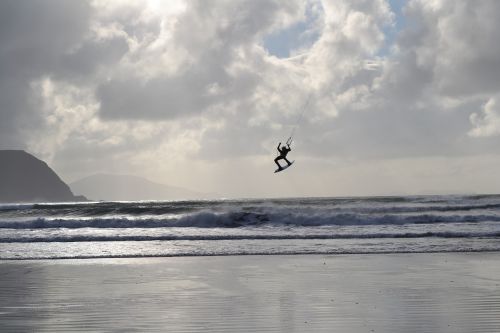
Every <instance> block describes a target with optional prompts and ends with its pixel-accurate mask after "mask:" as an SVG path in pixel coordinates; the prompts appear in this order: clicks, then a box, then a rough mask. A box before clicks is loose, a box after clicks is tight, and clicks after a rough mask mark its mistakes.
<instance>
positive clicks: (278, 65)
mask: <svg viewBox="0 0 500 333" xmlns="http://www.w3.org/2000/svg"><path fill="white" fill-rule="evenodd" d="M396 15H402V17H399V18H398V22H402V23H401V24H399V25H398V27H397V29H399V30H398V31H396V38H395V39H394V40H393V38H391V40H388V39H387V36H386V34H387V31H389V30H390V29H394V28H395V22H396ZM498 22H500V2H498V1H495V0H482V1H466V0H461V1H456V0H435V1H424V0H410V1H408V2H407V4H406V5H405V7H404V9H403V13H402V14H397V13H394V12H393V10H392V9H391V6H390V3H389V2H388V1H385V0H350V1H348V0H303V1H302V0H294V1H286V2H283V1H277V0H258V1H244V0H241V1H232V0H231V1H229V0H228V1H216V2H209V1H203V0H198V1H195V0H189V1H188V0H186V1H183V0H178V1H168V2H163V1H155V0H149V1H125V0H123V1H104V0H94V1H90V2H78V3H73V2H67V1H56V0H50V1H45V2H37V3H36V4H31V3H30V4H29V5H28V4H26V3H23V2H17V1H5V2H2V4H1V5H0V43H1V45H2V48H1V51H0V88H2V89H0V145H1V147H2V148H13V147H22V148H28V149H29V150H30V151H32V152H34V153H36V154H38V155H40V156H41V157H43V158H47V159H50V161H51V162H52V164H53V165H55V166H56V169H58V170H59V171H61V172H62V173H63V174H64V175H66V177H68V178H70V179H74V178H77V177H79V176H85V175H87V174H90V173H94V172H99V171H106V172H121V173H136V174H141V175H144V176H147V177H149V178H153V179H157V180H159V181H164V182H166V183H172V184H175V185H181V186H186V187H192V188H194V189H199V190H206V191H219V192H221V193H223V195H224V194H226V193H227V194H228V195H252V194H254V195H257V194H259V195H266V193H268V194H269V195H280V194H283V193H285V192H281V191H280V190H278V188H283V189H284V190H283V191H287V192H286V193H287V194H289V195H301V194H303V193H308V194H314V193H321V194H322V195H324V194H327V192H328V191H329V189H330V188H331V187H334V186H335V184H334V183H332V184H329V182H328V181H324V179H332V180H333V179H336V181H337V184H338V182H341V180H342V179H348V178H349V177H351V178H352V179H356V178H357V177H361V176H362V175H363V174H365V175H368V174H369V175H372V173H370V172H369V171H366V170H365V169H363V168H362V167H360V164H361V165H364V164H365V163H366V162H367V161H377V162H376V163H375V164H376V165H380V166H382V165H384V166H386V168H387V169H386V170H384V172H383V173H380V174H385V175H386V178H385V179H390V178H391V177H394V179H401V181H402V180H403V179H409V178H410V177H412V175H414V174H418V172H417V171H415V170H416V169H415V170H413V169H412V166H411V165H412V163H411V161H412V160H416V161H418V163H414V164H413V165H414V168H417V169H418V168H421V169H426V170H432V169H433V166H437V164H439V163H441V162H438V161H442V160H440V158H443V159H446V158H452V159H454V161H458V160H460V159H461V158H472V157H470V156H476V157H477V158H478V159H479V158H481V156H490V157H488V158H490V159H492V157H491V156H494V154H496V149H497V146H498V143H500V141H499V140H500V136H499V135H498V134H500V120H499V119H500V114H499V112H500V111H499V110H498V96H499V94H500V81H499V80H498V79H497V78H498V77H499V76H500V46H499V45H498V43H496V39H497V37H496V34H497V31H498V28H499V23H498ZM297 27H300V29H302V31H301V32H297V33H301V34H303V39H304V40H305V41H304V42H303V43H302V44H300V45H299V46H298V48H297V49H294V50H287V52H284V53H285V54H291V55H292V57H290V58H288V59H280V58H278V57H276V56H274V55H272V54H270V53H269V52H268V50H267V49H266V48H265V40H266V37H267V36H270V35H273V36H278V37H274V38H275V39H276V38H279V36H280V33H282V34H284V32H292V31H294V32H295V31H297V29H298V28H297ZM304 36H305V37H304ZM389 42H391V43H392V44H391V45H387V43H389ZM307 100H309V103H308V104H307V108H306V110H305V113H304V117H303V119H301V117H300V114H301V112H302V107H303V106H304V104H305V103H306V101H307ZM480 110H482V111H480ZM298 119H301V122H300V124H299V125H300V126H299V127H298V128H297V132H296V133H297V138H296V140H295V146H294V147H295V149H294V151H293V154H294V155H295V156H296V158H298V159H301V160H302V161H304V163H305V162H306V161H309V163H311V164H312V165H314V167H313V168H307V167H306V166H304V167H303V168H301V169H297V170H296V173H297V175H296V177H297V178H295V180H294V181H293V184H290V183H287V182H284V181H283V180H276V177H274V178H268V177H267V176H263V175H264V174H267V173H268V172H269V171H270V170H271V169H272V168H273V163H272V158H273V154H274V152H273V150H274V148H275V145H276V144H277V141H279V140H285V139H286V138H287V136H288V135H289V133H290V131H291V130H292V128H294V126H295V125H297V120H298ZM493 159H494V158H493ZM400 160H404V163H403V162H398V161H400ZM339 161H341V162H339ZM301 163H302V162H301ZM338 163H340V164H338ZM454 163H455V162H454ZM375 164H374V165H375ZM298 165H300V164H298ZM340 165H341V166H340ZM398 165H399V166H402V165H404V168H410V170H404V171H403V170H399V171H398V167H395V166H398ZM391 166H392V167H391ZM486 167H487V164H484V163H483V164H482V168H486ZM235 168H239V169H240V173H235V174H234V177H233V176H229V175H232V174H233V173H234V170H235ZM437 169H439V170H442V169H443V168H440V167H436V170H437ZM349 170H351V171H349ZM412 170H413V171H415V172H413V171H412ZM306 172H309V173H312V175H311V174H306ZM335 172H340V173H341V174H342V177H341V178H342V179H340V178H338V177H336V176H335V174H334V173H335ZM243 174H244V177H242V175H243ZM314 175H317V177H320V178H321V179H322V180H323V181H320V182H317V181H315V178H314V177H315V176H314ZM440 175H441V174H440ZM225 177H230V178H231V181H230V182H225V181H224V179H225ZM405 177H406V178H405ZM443 177H449V178H450V179H452V178H453V177H454V176H453V175H452V174H451V173H450V174H448V175H444V176H443ZM464 177H465V176H464ZM431 178H432V177H429V179H431ZM364 183H366V185H363V186H359V187H358V186H356V191H355V192H356V193H359V194H362V193H373V191H372V189H373V187H370V186H375V185H374V183H372V184H371V183H370V182H369V181H366V182H364ZM409 183H411V182H409ZM424 183H425V181H424ZM463 183H464V187H463V188H464V191H466V190H468V189H471V188H472V187H471V186H472V185H470V184H472V183H473V182H466V181H465V180H464V182H463ZM294 184H295V185H294ZM345 184H348V182H345ZM392 184H393V186H392V187H391V188H390V189H387V191H386V192H391V193H393V192H396V191H397V190H398V184H399V183H397V184H396V183H392ZM445 184H447V183H446V182H445ZM424 185H425V184H424ZM424 185H422V186H421V187H419V186H416V185H415V186H413V185H412V186H410V188H407V187H405V188H403V187H400V190H401V191H403V190H404V191H405V192H411V191H412V188H413V190H414V191H424V190H425V188H431V187H432V184H429V186H424ZM377 186H378V185H377ZM445 187H446V186H445ZM377 188H378V187H377ZM453 190H456V189H453ZM290 191H292V192H290ZM342 191H343V192H342ZM381 191H382V192H384V190H383V189H382V190H381ZM347 192H349V194H354V193H353V192H352V191H348V190H347V185H346V186H345V187H342V188H341V189H338V192H335V191H333V192H331V194H342V193H347Z"/></svg>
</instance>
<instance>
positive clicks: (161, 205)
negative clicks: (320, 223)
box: [0, 197, 500, 220]
mask: <svg viewBox="0 0 500 333" xmlns="http://www.w3.org/2000/svg"><path fill="white" fill-rule="evenodd" d="M487 198H488V199H490V197H487ZM446 200H448V201H446ZM477 210H483V211H499V212H500V202H498V201H497V200H495V201H490V200H488V201H486V202H485V201H479V202H478V201H477V200H473V201H471V200H463V199H455V200H451V199H450V198H447V197H445V198H441V199H440V200H430V199H429V198H425V199H422V198H418V199H415V198H413V199H412V198H400V197H388V198H386V197H380V198H320V199H318V198H306V199H268V200H261V199H259V200H257V199H256V200H214V201H209V200H205V201H172V202H94V203H58V204H47V203H45V204H4V205H2V204H0V220H1V216H2V215H4V216H5V215H7V216H9V217H15V216H19V217H25V216H37V217H65V218H67V217H101V218H102V217H113V216H130V217H131V218H135V217H141V216H143V217H146V216H155V217H163V216H165V215H172V214H177V215H179V214H185V215H188V214H190V215H192V214H196V213H206V212H211V213H214V214H218V213H240V214H243V213H248V214H267V215H278V214H286V213H287V212H293V213H294V214H303V215H311V214H315V215H321V214H322V215H328V214H330V215H331V214H398V213H400V214H401V213H428V214H432V213H445V212H455V213H459V212H471V211H477Z"/></svg>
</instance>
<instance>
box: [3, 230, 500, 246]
mask: <svg viewBox="0 0 500 333" xmlns="http://www.w3.org/2000/svg"><path fill="white" fill-rule="evenodd" d="M423 237H426V238H428V237H436V238H477V237H481V238H495V237H500V231H496V232H495V231H494V232H450V231H443V232H406V233H405V232H395V233H369V234H359V233H355V234H316V235H315V234H307V235H286V234H284V235H276V234H275V235H272V234H271V235H262V234H259V235H180V236H176V235H159V236H147V235H144V236H139V235H123V236H120V235H113V236H98V235H88V236H87V235H75V236H71V235H68V236H49V237H36V236H35V237H23V236H21V237H0V243H51V242H116V241H185V240H191V241H196V240H205V241H206V240H294V239H296V240H301V239H318V240H322V239H375V238H379V239H380V238H423Z"/></svg>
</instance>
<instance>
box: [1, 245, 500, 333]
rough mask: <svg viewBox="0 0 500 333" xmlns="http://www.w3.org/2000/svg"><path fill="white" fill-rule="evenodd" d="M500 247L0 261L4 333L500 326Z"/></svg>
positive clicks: (489, 329) (436, 329)
mask: <svg viewBox="0 0 500 333" xmlns="http://www.w3.org/2000/svg"><path fill="white" fill-rule="evenodd" d="M499 260H500V253H488V252H483V253H422V254H418V253H408V254H348V255H290V256H287V255H271V256H252V255H250V256H208V257H204V256H201V257H165V258H130V259H128V258H120V259H116V258H107V259H71V260H4V261H0V290H1V292H0V327H1V331H2V332H72V331H85V332H207V331H209V332H499V331H500V265H498V262H499Z"/></svg>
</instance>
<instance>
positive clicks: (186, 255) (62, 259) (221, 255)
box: [0, 249, 500, 264]
mask: <svg viewBox="0 0 500 333" xmlns="http://www.w3.org/2000/svg"><path fill="white" fill-rule="evenodd" d="M439 253H442V254H453V253H456V254H467V253H470V254H478V253H484V254H499V255H500V251H494V250H493V251H492V250H480V249H479V250H475V249H471V250H463V251H460V250H458V251H457V250H450V251H446V250H445V251H442V250H436V251H412V252H410V251H401V252H397V251H386V252H384V251H380V252H362V251H353V252H316V253H315V252H311V253H302V252H298V253H259V252H256V253H237V254H234V253H227V254H224V253H216V254H185V255H184V254H178V253H177V254H172V255H168V254H160V255H145V256H141V255H137V256H134V255H124V256H121V255H116V256H113V255H111V256H105V257H104V256H102V257H99V256H81V257H52V258H45V257H39V258H0V264H1V263H2V262H15V261H22V262H25V261H34V262H43V261H52V260H55V261H64V260H99V259H102V260H106V259H149V258H151V259H161V258H205V257H209V258H213V257H221V258H224V257H249V256H250V257H252V256H263V257H272V256H277V257H280V256H284V257H294V256H351V255H363V256H369V255H404V254H439Z"/></svg>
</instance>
